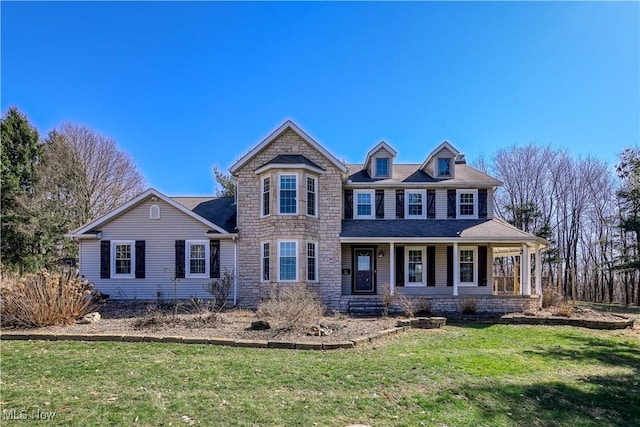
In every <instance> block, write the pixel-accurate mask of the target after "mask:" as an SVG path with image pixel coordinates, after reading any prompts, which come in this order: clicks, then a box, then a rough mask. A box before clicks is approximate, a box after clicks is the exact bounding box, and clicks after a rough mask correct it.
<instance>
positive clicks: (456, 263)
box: [453, 242, 460, 297]
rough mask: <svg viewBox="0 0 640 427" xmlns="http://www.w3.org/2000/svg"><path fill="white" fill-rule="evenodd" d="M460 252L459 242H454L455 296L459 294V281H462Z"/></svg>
mask: <svg viewBox="0 0 640 427" xmlns="http://www.w3.org/2000/svg"><path fill="white" fill-rule="evenodd" d="M459 258H460V254H459V253H458V242H454V243H453V296H455V297H457V296H458V283H459V282H460V259H459Z"/></svg>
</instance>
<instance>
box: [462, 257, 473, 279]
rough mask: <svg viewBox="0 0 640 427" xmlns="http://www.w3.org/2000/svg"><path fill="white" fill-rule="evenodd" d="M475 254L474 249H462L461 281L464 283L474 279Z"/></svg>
mask: <svg viewBox="0 0 640 427" xmlns="http://www.w3.org/2000/svg"><path fill="white" fill-rule="evenodd" d="M473 255H474V254H473V251H472V250H466V249H465V250H461V251H460V282H462V283H471V282H473V281H474V278H473V275H474V271H473V261H474V260H473Z"/></svg>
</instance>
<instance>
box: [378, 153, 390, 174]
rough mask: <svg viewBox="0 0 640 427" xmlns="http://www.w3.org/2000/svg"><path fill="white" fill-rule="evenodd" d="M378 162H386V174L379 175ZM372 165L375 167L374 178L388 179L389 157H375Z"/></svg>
mask: <svg viewBox="0 0 640 427" xmlns="http://www.w3.org/2000/svg"><path fill="white" fill-rule="evenodd" d="M378 160H386V161H387V173H386V174H381V173H380V172H379V171H378ZM374 163H375V165H376V174H375V176H376V177H379V178H389V177H390V176H391V159H390V158H389V157H382V156H380V157H375V158H374Z"/></svg>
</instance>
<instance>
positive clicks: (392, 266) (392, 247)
mask: <svg viewBox="0 0 640 427" xmlns="http://www.w3.org/2000/svg"><path fill="white" fill-rule="evenodd" d="M389 292H390V293H391V295H395V293H396V244H395V243H393V242H392V243H390V244H389Z"/></svg>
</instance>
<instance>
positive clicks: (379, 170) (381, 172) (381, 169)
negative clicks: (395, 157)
mask: <svg viewBox="0 0 640 427" xmlns="http://www.w3.org/2000/svg"><path fill="white" fill-rule="evenodd" d="M390 163H391V162H390V161H389V158H388V157H376V177H381V178H385V177H388V176H389V172H390V170H391V168H390V167H389V165H390Z"/></svg>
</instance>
